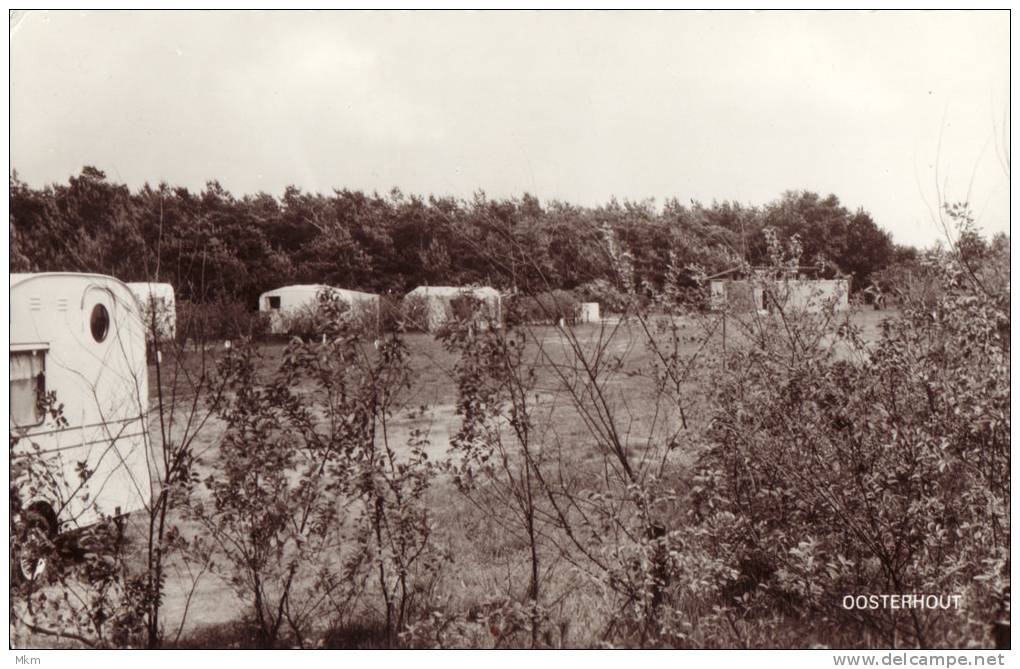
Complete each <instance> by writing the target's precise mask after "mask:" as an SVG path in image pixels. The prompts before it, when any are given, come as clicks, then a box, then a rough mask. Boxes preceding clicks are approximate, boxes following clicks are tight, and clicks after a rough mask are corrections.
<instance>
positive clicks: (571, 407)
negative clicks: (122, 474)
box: [129, 310, 890, 647]
mask: <svg viewBox="0 0 1020 669" xmlns="http://www.w3.org/2000/svg"><path fill="white" fill-rule="evenodd" d="M889 315H890V312H877V311H870V310H869V311H860V312H855V313H854V314H853V315H852V322H853V323H854V324H855V325H857V326H858V327H860V328H861V331H862V333H863V335H864V337H865V339H866V340H869V341H870V340H873V339H874V338H875V337H877V335H878V333H879V328H880V323H881V321H882V319H883V318H885V317H886V316H889ZM667 330H668V328H667V327H663V326H662V324H660V325H659V328H658V330H655V331H652V332H651V337H650V338H649V331H646V330H644V329H643V328H642V327H641V326H640V324H638V323H636V322H624V323H612V324H602V325H582V326H578V327H577V328H576V329H575V330H574V333H575V335H576V339H575V340H573V342H571V340H570V339H568V338H567V337H565V336H564V333H563V332H562V331H561V330H559V329H558V328H556V327H553V326H543V327H533V328H531V329H530V330H529V331H528V344H527V347H526V350H525V355H524V358H525V359H526V360H527V361H529V363H530V364H531V365H533V366H534V368H535V381H534V387H533V388H532V396H531V399H529V401H533V404H532V407H533V416H534V417H535V423H536V427H537V430H536V435H537V439H538V442H539V444H540V447H541V448H546V449H557V451H558V453H559V454H560V457H563V455H562V454H563V453H564V452H566V458H567V460H568V461H570V462H572V463H575V465H576V471H577V472H578V475H579V476H583V473H584V472H595V473H596V475H597V472H598V470H599V468H600V466H601V465H600V461H601V459H600V456H599V453H598V450H597V448H594V447H593V442H594V441H595V440H594V439H593V434H592V428H591V426H590V425H589V424H587V423H586V421H585V420H584V419H583V416H582V414H581V412H579V411H578V404H577V399H576V394H575V393H572V392H571V387H574V388H575V389H576V387H577V386H576V385H573V386H572V384H575V383H576V378H577V377H576V374H577V372H578V366H577V355H576V354H575V352H574V351H573V350H572V349H571V344H572V343H573V345H575V346H577V347H579V349H580V350H582V351H584V352H585V354H584V356H583V357H585V358H587V359H589V360H597V361H598V363H599V364H603V365H605V366H606V369H607V370H608V371H607V372H606V373H605V375H604V376H602V377H600V378H602V379H603V381H602V382H601V384H600V392H601V393H603V394H604V397H605V404H606V406H608V407H611V409H612V411H613V412H614V416H613V420H614V422H615V425H616V426H617V427H618V429H619V430H620V432H621V436H622V441H623V443H624V444H625V447H626V448H627V449H628V450H629V451H630V452H631V453H633V454H634V455H635V457H636V460H640V458H641V455H642V454H643V453H645V452H647V453H656V454H657V457H658V454H659V453H660V452H661V449H658V450H656V447H657V446H659V445H661V444H659V441H658V440H661V439H662V438H664V435H667V434H669V433H671V432H672V431H675V429H676V425H677V421H678V420H679V418H678V414H677V407H676V406H670V405H669V403H668V402H663V400H662V397H661V393H660V392H659V390H658V387H657V385H656V384H657V381H656V379H657V377H656V376H655V373H654V371H655V364H654V363H655V362H656V360H657V355H656V353H655V351H654V350H653V349H652V347H651V346H649V341H657V342H658V343H659V344H660V345H663V346H665V345H667V344H669V343H670V342H671V341H674V340H671V339H669V336H668V332H667ZM677 332H678V333H679V339H678V341H679V350H678V351H677V353H679V355H680V356H681V357H682V358H684V359H687V358H689V357H690V356H692V355H695V354H696V353H697V354H701V355H708V353H707V352H706V350H704V349H703V348H702V346H703V341H704V329H703V325H702V324H701V323H698V322H693V321H691V322H680V323H678V330H677ZM728 336H729V337H730V338H731V340H732V343H731V345H733V344H735V343H737V341H739V338H738V337H737V336H736V335H735V334H734V333H733V331H732V330H731V332H730V334H729V335H728ZM719 337H720V334H719V333H718V332H717V333H716V334H715V335H714V336H713V341H715V343H719V342H718V340H719ZM667 340H668V341H667ZM405 342H406V344H407V346H408V349H409V351H410V365H411V367H412V369H413V371H414V374H413V385H412V388H411V389H410V390H409V391H408V392H406V393H405V394H404V395H403V398H402V404H401V405H400V406H399V407H398V410H397V411H396V413H395V415H394V417H393V420H392V422H391V425H390V428H391V432H390V436H391V439H392V442H393V443H395V444H398V445H399V444H403V443H406V442H407V440H408V438H409V436H410V434H411V431H412V430H414V429H427V430H428V446H427V448H426V452H427V453H428V456H429V458H430V459H431V460H432V461H434V462H439V461H442V460H443V459H444V458H447V457H448V452H449V447H450V438H451V435H453V434H454V433H455V432H456V431H457V429H458V427H459V424H460V423H459V417H458V416H457V413H456V406H457V399H458V397H457V386H456V381H455V376H454V368H455V365H456V363H457V357H456V355H455V354H453V353H450V352H449V351H447V350H446V349H445V348H444V347H443V345H442V343H441V342H439V341H437V340H436V339H435V338H433V337H432V336H430V335H425V334H409V335H406V337H405ZM283 349H284V345H283V344H267V345H264V346H262V347H261V351H260V352H261V355H262V363H261V365H262V368H263V370H264V371H265V372H266V373H267V374H269V373H271V372H272V371H273V370H275V369H277V368H278V367H279V364H280V362H281V356H282V353H283ZM596 353H598V355H596ZM220 355H222V349H217V350H216V351H215V352H214V354H213V358H215V357H217V356H220ZM207 362H208V361H207ZM186 364H187V365H192V366H194V365H197V364H199V363H197V362H196V360H195V359H194V356H192V359H190V360H189V361H187V362H186ZM163 371H164V374H163V376H164V379H163V380H164V392H165V394H166V395H167V397H168V398H169V396H170V395H171V393H170V390H169V383H170V377H171V374H169V373H168V372H167V371H166V370H163ZM150 380H151V382H150V384H151V385H152V386H153V387H152V391H151V393H152V396H151V398H150V403H151V404H152V405H153V406H154V405H155V399H154V398H155V396H156V392H157V387H156V385H155V384H156V375H155V373H154V370H150ZM710 384H711V379H710V378H704V377H701V378H692V379H691V380H690V381H689V382H688V383H687V384H686V386H685V387H684V388H683V390H682V393H681V395H682V396H683V397H684V401H685V403H686V409H687V413H686V415H685V419H686V420H688V421H690V429H689V434H691V435H692V438H691V439H690V440H689V441H688V442H685V444H686V445H682V446H681V447H680V448H677V449H674V450H671V451H669V452H668V453H666V454H665V455H663V456H662V457H663V463H662V465H661V467H662V471H663V472H665V473H667V474H668V475H669V476H671V477H682V476H683V474H684V471H685V469H686V468H688V467H689V466H690V464H691V463H692V462H693V460H694V458H695V457H696V439H695V438H693V435H696V434H697V432H698V430H699V429H700V427H701V426H702V424H703V422H704V417H705V415H706V413H705V410H706V408H707V407H706V405H705V402H704V399H705V398H706V397H707V396H708V395H709V391H710ZM192 399H193V398H192V397H190V396H188V394H187V393H181V392H178V393H177V394H176V397H175V401H176V402H177V410H176V411H175V412H174V415H175V418H174V422H173V424H172V425H170V426H169V430H170V433H171V434H172V435H174V436H175V437H178V438H179V435H180V434H181V433H182V431H183V430H184V426H185V419H186V416H187V415H188V413H189V407H190V406H191V404H190V401H191V400H192ZM168 403H169V400H168ZM422 407H424V413H421V412H420V409H421V408H422ZM151 431H152V434H153V438H154V440H155V441H157V442H158V434H159V425H158V422H157V421H153V422H152V424H151ZM223 431H224V425H223V423H222V421H220V420H219V419H218V418H216V417H209V418H208V421H207V422H206V423H205V424H204V426H203V427H202V428H201V430H200V431H198V433H197V436H196V440H195V451H196V453H197V454H199V456H200V462H199V473H200V474H202V473H203V472H208V471H209V467H210V466H211V465H212V464H213V463H215V461H216V458H218V444H219V441H220V439H221V438H222V435H223ZM398 450H399V448H398ZM197 490H198V494H199V495H200V496H201V495H203V494H204V493H203V488H202V487H201V486H199V488H198V489H197ZM429 500H430V507H431V512H432V515H433V519H434V523H435V527H436V531H437V534H438V536H437V537H436V540H437V541H438V542H439V543H440V544H441V545H442V546H444V547H445V549H446V551H447V552H448V554H449V555H450V556H452V561H453V562H452V568H451V569H450V570H449V571H450V575H449V576H448V577H447V578H446V579H445V582H444V583H443V584H441V585H440V586H439V588H438V593H439V594H438V599H439V600H440V601H441V602H443V603H444V604H445V605H447V606H449V607H450V608H452V609H457V610H467V609H471V608H472V607H474V608H477V607H484V606H485V605H486V604H487V603H488V602H495V601H499V600H501V599H506V598H513V597H515V596H519V595H520V589H521V587H523V585H522V586H520V587H518V588H517V590H516V591H510V592H508V585H507V584H508V583H520V584H524V583H526V581H527V575H526V570H527V567H528V550H527V544H526V543H524V542H522V540H521V538H520V537H519V536H515V535H514V534H513V533H512V532H508V531H507V530H506V528H505V527H501V526H500V524H499V523H498V522H497V521H496V520H495V519H493V518H491V517H488V516H487V515H486V514H485V513H483V512H482V511H481V510H480V509H479V508H477V507H476V506H474V505H473V504H471V503H469V501H468V500H466V499H465V498H464V497H463V496H462V495H461V494H460V493H458V492H457V490H456V489H455V488H454V486H453V485H452V484H451V483H450V482H449V480H448V479H447V478H445V477H442V476H441V477H440V478H439V479H438V481H437V483H436V484H435V485H434V486H433V488H432V490H431V493H430V498H429ZM176 520H177V522H179V524H180V525H181V528H182V531H183V533H184V534H185V535H186V536H193V535H194V534H195V533H197V532H198V528H197V527H195V526H194V525H192V524H190V523H189V522H188V521H186V520H183V519H176ZM145 522H147V521H146V520H144V519H143V518H142V516H141V515H136V516H135V517H133V518H131V521H130V523H129V525H130V526H131V527H132V528H133V530H132V532H133V533H134V535H135V539H134V543H135V545H136V546H137V548H138V553H139V556H138V559H139V564H141V561H142V560H143V556H142V555H141V551H142V549H143V545H142V537H143V536H144V523H145ZM544 558H545V559H546V560H547V562H546V565H547V570H548V571H547V574H546V578H547V579H548V580H547V582H546V583H545V584H544V586H545V590H546V592H551V593H553V594H554V595H556V596H555V598H554V599H555V602H554V603H555V606H557V607H559V609H558V615H559V616H560V617H561V618H562V619H565V620H570V621H571V623H570V629H568V630H561V631H560V636H559V639H558V641H557V643H558V644H560V645H564V646H568V647H573V646H589V645H592V644H593V643H595V642H596V641H597V638H596V633H597V629H598V626H599V620H598V615H599V614H598V613H597V611H596V607H594V606H593V605H592V602H594V601H595V600H596V599H597V596H598V593H595V592H588V591H587V590H586V588H588V586H587V585H586V583H585V581H584V579H582V578H580V577H579V576H578V574H577V573H576V572H575V571H574V570H572V569H570V568H569V566H568V565H566V564H563V563H561V561H560V560H559V559H558V558H557V557H556V556H554V555H548V556H544ZM568 595H569V596H568ZM245 605H246V603H245V602H243V601H241V600H240V599H239V598H238V597H237V596H236V595H235V592H234V590H233V589H232V588H231V587H230V585H229V584H228V583H227V582H225V581H224V580H223V579H222V578H220V577H219V576H217V575H215V574H213V573H211V572H207V573H201V574H199V573H196V572H194V571H193V570H189V567H188V566H187V565H186V564H185V563H184V562H182V561H181V560H178V559H175V560H174V561H173V562H172V564H171V568H170V574H169V577H168V579H167V584H166V599H165V603H164V607H163V614H162V616H163V620H164V621H165V629H166V633H167V637H168V643H169V645H171V646H180V647H198V646H202V647H227V646H234V645H242V646H243V645H246V643H247V642H246V640H245V633H244V630H243V626H242V625H240V623H241V621H242V620H243V618H244V616H245ZM376 613H378V612H376ZM369 617H371V615H369ZM349 631H350V630H349ZM372 635H373V632H372V627H371V624H366V627H365V628H364V629H360V630H359V629H355V630H353V631H350V634H347V635H346V636H345V634H344V632H343V631H342V630H341V631H340V632H339V633H338V635H337V634H335V635H334V636H333V637H332V641H331V642H329V643H330V644H331V645H337V646H351V645H354V646H357V645H369V646H371V645H373V643H374V642H373V641H372V638H373V636H372Z"/></svg>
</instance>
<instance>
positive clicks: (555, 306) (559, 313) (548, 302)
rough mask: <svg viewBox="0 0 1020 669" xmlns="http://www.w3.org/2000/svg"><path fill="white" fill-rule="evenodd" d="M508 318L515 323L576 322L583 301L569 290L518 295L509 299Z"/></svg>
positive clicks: (549, 323) (548, 323)
mask: <svg viewBox="0 0 1020 669" xmlns="http://www.w3.org/2000/svg"><path fill="white" fill-rule="evenodd" d="M506 311H507V320H508V321H509V322H512V323H514V324H518V323H520V324H524V323H527V324H532V325H553V324H556V323H559V322H560V320H561V319H562V320H563V321H565V322H566V323H574V322H575V321H576V320H577V318H578V316H579V315H580V312H581V302H580V301H579V300H578V299H577V297H576V296H575V295H574V294H573V293H572V292H570V291H568V290H551V291H546V292H543V293H537V294H535V295H516V296H514V297H513V298H512V299H510V300H508V301H507V307H506Z"/></svg>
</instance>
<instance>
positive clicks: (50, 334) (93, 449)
mask: <svg viewBox="0 0 1020 669" xmlns="http://www.w3.org/2000/svg"><path fill="white" fill-rule="evenodd" d="M10 280H11V284H10V300H11V302H10V304H11V308H10V309H11V310H10V314H11V322H10V333H11V340H10V351H11V356H10V393H11V394H10V433H11V441H12V444H14V445H13V446H12V447H11V451H10V457H11V460H12V465H14V464H16V463H18V462H19V460H20V459H23V458H27V457H29V456H32V457H38V458H40V460H39V462H40V463H43V464H45V467H46V471H47V472H48V475H47V477H46V478H47V479H48V481H47V483H46V484H44V485H42V486H32V488H33V490H32V493H31V497H30V498H29V499H23V500H22V502H23V503H24V509H25V510H27V511H29V512H31V513H32V517H33V519H34V521H33V522H40V519H41V521H42V522H45V524H46V526H47V527H46V528H45V529H46V530H48V531H50V532H51V533H53V534H56V533H58V532H64V531H70V530H75V529H78V528H83V527H87V526H89V525H92V524H94V523H96V522H97V521H98V520H100V518H101V516H102V515H122V514H127V513H130V512H132V511H136V510H139V509H142V508H144V507H146V506H147V505H148V503H149V501H150V498H151V488H150V483H149V481H150V478H149V469H148V458H147V457H146V456H147V446H146V445H147V443H148V438H147V435H146V429H147V428H146V425H147V420H146V413H147V409H148V397H149V394H148V370H147V367H146V360H145V326H144V324H143V323H142V318H141V313H142V310H141V309H142V308H141V305H140V304H139V301H138V299H137V298H136V297H135V295H134V294H133V293H132V292H131V290H130V289H129V288H128V286H127V285H125V284H124V283H122V282H120V281H119V280H117V279H114V278H113V277H109V276H103V275H98V274H73V273H44V274H12V275H11V277H10ZM49 393H53V394H54V395H55V405H63V409H62V416H63V419H64V420H66V425H65V424H63V423H61V422H58V421H55V420H53V418H52V416H51V415H50V414H49V413H48V412H47V411H46V410H45V409H46V407H45V401H44V400H45V398H46V397H47V395H48V394H49ZM15 439H16V440H17V442H16V443H15ZM13 470H14V467H13V466H12V471H13ZM12 483H13V482H12Z"/></svg>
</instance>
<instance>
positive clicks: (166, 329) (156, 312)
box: [127, 283, 177, 342]
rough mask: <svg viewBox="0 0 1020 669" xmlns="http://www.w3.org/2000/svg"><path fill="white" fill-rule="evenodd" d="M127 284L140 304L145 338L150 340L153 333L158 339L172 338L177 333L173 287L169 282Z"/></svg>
mask: <svg viewBox="0 0 1020 669" xmlns="http://www.w3.org/2000/svg"><path fill="white" fill-rule="evenodd" d="M127 286H128V288H130V289H131V292H132V293H134V294H135V297H137V298H138V301H139V302H141V304H142V309H143V311H142V313H143V315H144V323H145V337H146V339H147V340H148V341H150V342H151V341H152V339H153V335H154V334H155V335H158V337H159V338H160V339H164V340H165V339H173V338H174V336H175V335H176V334H177V303H176V301H175V300H174V287H173V286H171V285H170V284H169V283H129V284H128V285H127ZM153 326H155V331H154V328H153Z"/></svg>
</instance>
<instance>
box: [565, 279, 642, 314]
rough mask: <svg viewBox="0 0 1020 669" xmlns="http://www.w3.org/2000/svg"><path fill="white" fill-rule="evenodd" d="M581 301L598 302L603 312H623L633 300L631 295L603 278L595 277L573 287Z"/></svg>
mask: <svg viewBox="0 0 1020 669" xmlns="http://www.w3.org/2000/svg"><path fill="white" fill-rule="evenodd" d="M574 295H576V296H577V298H578V300H579V301H581V302H598V303H599V305H600V306H601V307H602V311H603V312H604V313H610V312H612V313H623V312H625V311H627V309H628V308H629V307H630V305H631V304H632V302H633V296H630V295H627V294H626V293H622V292H620V291H619V290H618V289H617V288H616V287H615V286H613V284H611V283H610V282H609V281H606V280H605V279H595V280H594V281H589V282H588V283H585V284H581V285H580V286H578V287H577V288H575V289H574Z"/></svg>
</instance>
